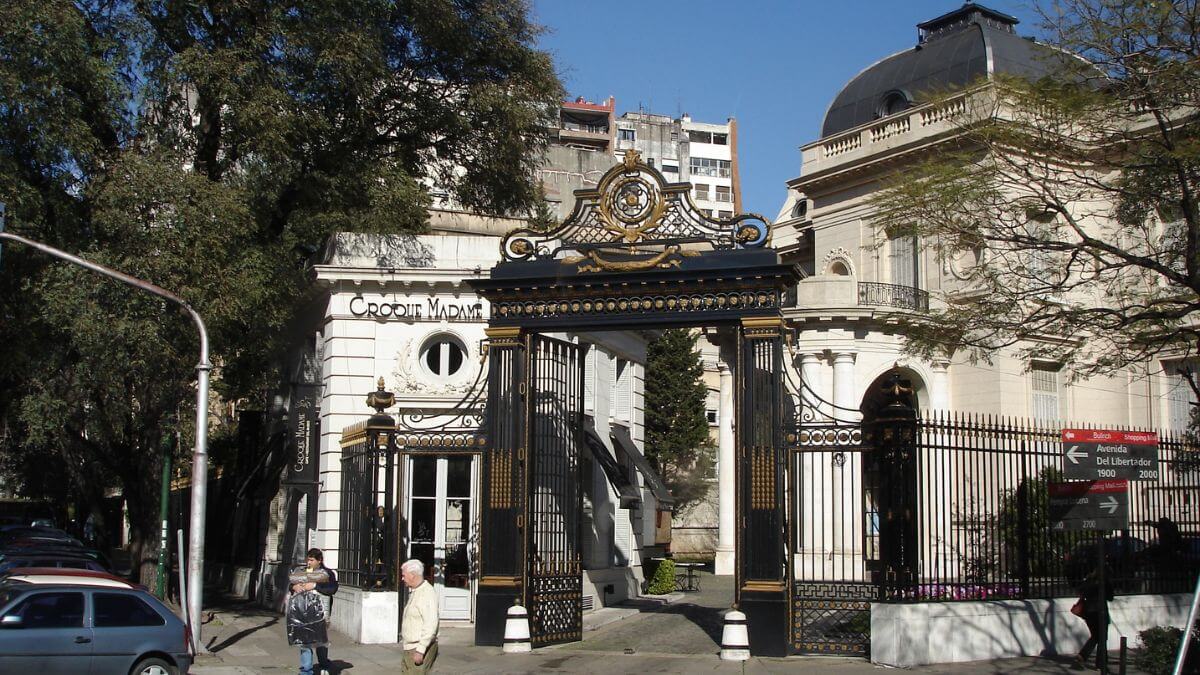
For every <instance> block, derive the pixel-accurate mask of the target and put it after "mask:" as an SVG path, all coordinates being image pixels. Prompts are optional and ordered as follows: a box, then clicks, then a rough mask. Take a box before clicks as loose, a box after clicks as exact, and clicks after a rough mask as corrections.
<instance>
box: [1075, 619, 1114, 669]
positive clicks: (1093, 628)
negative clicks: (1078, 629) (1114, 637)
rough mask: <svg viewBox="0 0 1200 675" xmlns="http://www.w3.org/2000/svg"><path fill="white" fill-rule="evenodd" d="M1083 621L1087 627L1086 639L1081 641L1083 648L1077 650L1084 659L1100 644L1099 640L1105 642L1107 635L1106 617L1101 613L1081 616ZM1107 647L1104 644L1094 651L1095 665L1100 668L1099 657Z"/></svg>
mask: <svg viewBox="0 0 1200 675" xmlns="http://www.w3.org/2000/svg"><path fill="white" fill-rule="evenodd" d="M1083 621H1084V623H1086V624H1087V627H1088V639H1087V642H1084V643H1083V648H1082V649H1080V650H1079V656H1080V657H1081V658H1083V660H1084V661H1086V660H1087V659H1088V657H1089V656H1091V654H1092V650H1093V649H1096V647H1097V646H1101V642H1102V641H1103V642H1107V637H1108V617H1107V616H1104V615H1101V614H1088V615H1087V616H1085V617H1083ZM1107 648H1108V645H1107V644H1105V645H1103V646H1102V647H1101V649H1099V650H1097V651H1096V667H1097V668H1100V667H1101V665H1100V659H1101V656H1102V655H1103V654H1104V651H1105V650H1106V649H1107Z"/></svg>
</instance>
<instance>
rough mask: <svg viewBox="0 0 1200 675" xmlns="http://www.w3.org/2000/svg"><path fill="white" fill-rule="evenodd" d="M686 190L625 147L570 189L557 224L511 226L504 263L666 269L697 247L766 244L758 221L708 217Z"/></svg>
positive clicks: (600, 269)
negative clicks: (587, 184)
mask: <svg viewBox="0 0 1200 675" xmlns="http://www.w3.org/2000/svg"><path fill="white" fill-rule="evenodd" d="M691 189H692V186H691V184H690V183H668V182H667V181H666V179H665V178H664V177H663V175H662V173H660V172H659V171H658V170H657V169H655V168H654V167H652V166H650V165H648V164H647V163H645V162H643V161H642V158H641V154H640V153H639V152H638V151H637V150H632V149H630V150H626V151H625V153H624V155H623V156H622V160H621V162H620V163H619V164H617V165H616V166H614V167H613V168H612V169H609V171H608V173H606V174H604V177H603V178H601V179H600V182H599V183H598V184H597V186H596V189H594V190H576V191H575V197H576V202H575V210H574V211H573V212H572V213H571V215H570V216H569V217H568V218H567V219H566V220H564V221H563V222H562V223H561V224H560V225H559V226H558V227H556V228H554V229H553V230H551V231H549V232H536V231H534V230H531V229H528V228H523V229H518V230H514V231H512V232H509V233H508V234H507V235H506V236H505V237H504V239H503V240H502V241H501V243H500V250H501V253H502V254H503V256H504V258H505V259H506V260H514V261H516V260H528V261H532V260H546V259H552V260H558V261H560V263H561V264H563V265H574V266H576V268H577V271H578V272H581V273H586V272H631V271H638V270H648V269H668V268H671V267H679V266H680V265H681V264H682V263H683V261H684V259H685V258H687V257H691V256H696V255H699V253H700V251H701V250H703V249H705V248H711V249H715V250H720V249H733V248H757V247H762V246H765V245H766V243H767V238H768V233H769V230H770V228H769V225H770V224H769V223H768V222H767V220H766V219H765V218H763V217H762V216H760V215H757V214H753V213H747V214H741V215H738V216H735V217H732V218H720V219H717V218H711V217H709V216H707V215H705V214H704V213H702V212H701V211H700V210H699V209H697V208H696V205H695V203H694V202H692V197H691Z"/></svg>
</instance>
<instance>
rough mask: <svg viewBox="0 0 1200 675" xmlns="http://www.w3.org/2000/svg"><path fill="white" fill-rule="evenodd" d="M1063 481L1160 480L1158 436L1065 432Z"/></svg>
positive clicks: (1142, 432) (1063, 437)
mask: <svg viewBox="0 0 1200 675" xmlns="http://www.w3.org/2000/svg"><path fill="white" fill-rule="evenodd" d="M1062 452H1063V477H1065V478H1069V479H1073V480H1109V479H1117V480H1157V479H1158V434H1155V433H1153V432H1147V431H1105V430H1102V429H1063V432H1062Z"/></svg>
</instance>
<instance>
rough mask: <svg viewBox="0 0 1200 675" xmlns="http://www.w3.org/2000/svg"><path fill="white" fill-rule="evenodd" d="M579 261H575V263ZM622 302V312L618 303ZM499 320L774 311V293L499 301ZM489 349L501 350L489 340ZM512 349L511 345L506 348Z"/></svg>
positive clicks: (765, 332)
mask: <svg viewBox="0 0 1200 675" xmlns="http://www.w3.org/2000/svg"><path fill="white" fill-rule="evenodd" d="M580 260H582V258H577V259H576V262H579V261H580ZM622 302H624V303H625V306H624V308H622V307H621V303H622ZM492 307H493V309H494V310H495V311H496V313H497V314H498V315H499V316H505V317H515V318H522V317H567V316H588V315H596V314H607V313H611V312H615V311H618V310H619V311H621V312H622V313H635V312H636V313H643V312H651V311H653V312H663V311H667V312H672V313H692V312H702V313H703V312H718V311H725V310H730V309H738V308H741V309H743V310H755V309H776V308H777V307H778V303H777V302H776V295H775V294H774V293H752V292H749V291H741V292H738V291H731V292H723V293H717V292H712V293H707V292H697V293H684V294H672V295H658V294H655V295H644V296H620V297H617V296H614V297H611V298H595V299H589V300H582V301H580V300H574V299H572V300H566V301H555V302H548V303H547V302H538V303H535V302H529V301H525V300H517V299H513V300H501V301H495V302H493V304H492ZM752 331H753V336H754V337H774V336H778V335H779V329H778V328H762V329H757V328H756V329H746V334H747V336H750V335H751V332H752ZM491 344H492V347H493V348H496V347H501V346H505V345H503V344H502V343H500V342H498V341H497V339H495V338H493V340H492V343H491ZM510 346H512V345H510Z"/></svg>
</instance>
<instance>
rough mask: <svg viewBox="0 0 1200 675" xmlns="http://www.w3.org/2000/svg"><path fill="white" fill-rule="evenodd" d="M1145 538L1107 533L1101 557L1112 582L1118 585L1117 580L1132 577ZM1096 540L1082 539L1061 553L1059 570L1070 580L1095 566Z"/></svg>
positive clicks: (1077, 577)
mask: <svg viewBox="0 0 1200 675" xmlns="http://www.w3.org/2000/svg"><path fill="white" fill-rule="evenodd" d="M1146 546H1147V544H1146V542H1145V540H1143V539H1138V538H1137V537H1110V538H1107V539H1105V540H1104V560H1105V562H1107V563H1108V570H1109V572H1110V573H1111V574H1112V577H1113V578H1112V582H1113V583H1115V584H1117V588H1120V587H1121V583H1123V582H1124V581H1127V580H1129V579H1133V578H1134V577H1135V576H1136V575H1135V571H1136V569H1137V567H1138V566H1139V565H1141V564H1143V563H1142V555H1141V554H1142V551H1144V550H1146ZM1096 549H1097V546H1096V542H1095V541H1094V540H1092V541H1085V542H1081V543H1079V544H1077V545H1076V546H1075V547H1074V548H1072V549H1071V550H1070V551H1068V552H1067V554H1066V555H1064V556H1063V574H1064V575H1065V576H1066V577H1067V580H1068V581H1070V582H1071V583H1072V584H1077V583H1079V582H1080V581H1082V580H1083V578H1084V577H1086V576H1087V575H1088V574H1091V572H1092V571H1093V570H1095V569H1096V558H1097V553H1098V551H1097V550H1096Z"/></svg>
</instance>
